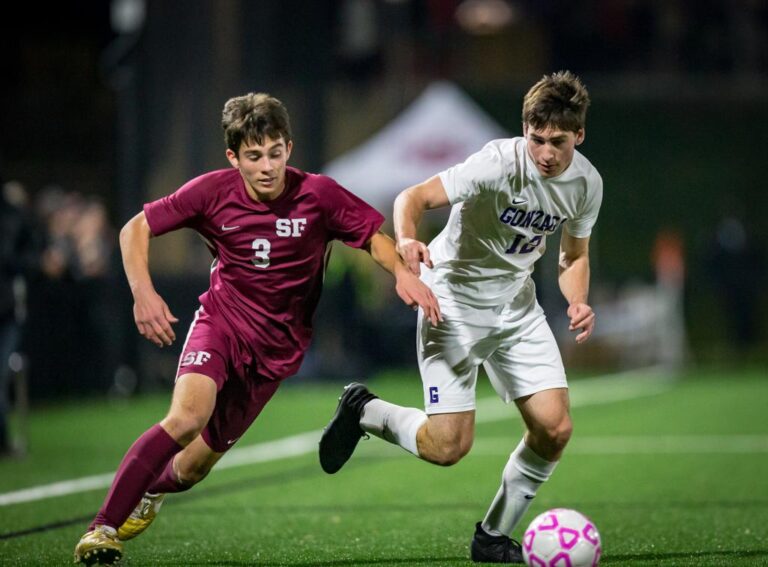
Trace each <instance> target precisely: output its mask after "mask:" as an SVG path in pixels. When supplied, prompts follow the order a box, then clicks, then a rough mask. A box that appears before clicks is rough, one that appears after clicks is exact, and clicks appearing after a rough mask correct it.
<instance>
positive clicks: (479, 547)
mask: <svg viewBox="0 0 768 567" xmlns="http://www.w3.org/2000/svg"><path fill="white" fill-rule="evenodd" d="M471 550H472V561H474V562H476V563H523V548H522V547H521V546H520V544H519V543H518V542H517V541H515V540H514V539H512V538H509V537H507V536H505V535H500V536H494V535H491V534H489V533H487V532H486V531H485V530H484V529H483V527H482V526H481V525H480V522H477V524H476V525H475V537H473V538H472V548H471Z"/></svg>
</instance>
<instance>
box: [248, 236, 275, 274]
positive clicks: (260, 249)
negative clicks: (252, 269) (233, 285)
mask: <svg viewBox="0 0 768 567" xmlns="http://www.w3.org/2000/svg"><path fill="white" fill-rule="evenodd" d="M251 248H253V250H254V252H253V258H251V262H253V265H254V266H256V267H257V268H268V267H269V253H270V251H271V250H272V244H270V242H269V240H267V239H266V238H257V239H256V240H254V241H253V243H252V244H251Z"/></svg>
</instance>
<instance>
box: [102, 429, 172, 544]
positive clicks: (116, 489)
mask: <svg viewBox="0 0 768 567" xmlns="http://www.w3.org/2000/svg"><path fill="white" fill-rule="evenodd" d="M182 449H183V447H182V446H181V445H179V444H178V443H177V442H176V440H175V439H174V438H173V437H171V436H170V435H168V433H167V432H166V431H165V429H163V428H162V427H160V425H159V424H158V425H155V426H153V427H151V428H150V429H148V430H147V431H146V432H145V433H144V434H143V435H142V436H141V437H139V438H138V439H137V440H136V442H135V443H134V444H133V445H131V448H130V449H128V452H127V453H126V454H125V457H123V461H122V462H121V463H120V467H119V468H118V469H117V474H115V480H113V481H112V487H111V488H110V489H109V493H108V494H107V497H106V498H105V499H104V504H102V505H101V509H100V510H99V513H98V514H96V517H95V518H94V519H93V522H92V523H91V526H90V528H89V529H93V527H94V526H97V525H102V524H103V525H107V526H111V527H113V528H118V527H120V526H121V525H123V522H125V520H126V519H127V518H128V516H130V515H131V512H133V509H134V508H135V507H136V505H137V504H138V503H139V501H140V500H141V497H142V496H144V493H145V492H146V491H147V487H149V485H150V484H152V481H153V480H155V478H157V476H158V475H159V474H160V473H161V472H163V469H164V468H165V466H166V464H167V463H168V461H169V460H170V459H172V458H173V456H174V455H175V454H176V453H178V452H179V451H181V450H182Z"/></svg>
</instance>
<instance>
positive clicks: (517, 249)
mask: <svg viewBox="0 0 768 567" xmlns="http://www.w3.org/2000/svg"><path fill="white" fill-rule="evenodd" d="M541 238H542V235H541V234H537V235H536V236H534V237H533V238H531V239H530V240H529V241H528V242H525V243H524V244H523V241H524V240H525V236H524V235H522V234H518V235H517V236H516V237H515V240H514V241H512V246H510V247H509V248H507V249H506V250H505V251H504V252H505V253H506V254H529V253H531V252H533V251H534V250H536V247H537V246H538V245H539V244H540V243H541ZM521 244H522V246H521Z"/></svg>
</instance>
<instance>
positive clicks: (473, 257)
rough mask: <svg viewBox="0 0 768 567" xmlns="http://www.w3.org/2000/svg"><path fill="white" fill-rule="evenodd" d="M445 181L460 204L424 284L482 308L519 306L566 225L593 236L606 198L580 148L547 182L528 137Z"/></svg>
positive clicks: (450, 172)
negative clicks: (552, 239) (549, 244)
mask: <svg viewBox="0 0 768 567" xmlns="http://www.w3.org/2000/svg"><path fill="white" fill-rule="evenodd" d="M440 180H441V181H442V183H443V187H444V188H445V191H446V193H447V195H448V199H449V200H450V203H451V205H453V207H452V209H451V214H450V217H449V219H448V223H447V224H446V225H445V227H444V228H443V230H442V231H441V232H440V234H438V235H437V237H435V239H434V240H433V241H432V242H431V243H430V245H429V251H430V255H431V258H432V262H433V264H434V268H433V269H432V270H426V271H425V272H424V279H425V281H427V282H428V283H429V285H430V286H431V287H432V289H433V290H434V292H435V293H436V294H437V295H439V296H443V297H451V298H454V299H456V300H457V301H460V302H462V303H466V304H470V305H477V306H490V305H498V304H501V303H508V302H510V301H512V300H513V299H514V297H515V295H516V294H517V292H518V291H519V290H520V288H521V287H522V286H523V284H524V283H525V281H526V280H527V279H528V278H529V277H530V275H531V273H532V272H533V265H534V263H535V262H536V260H538V259H539V258H540V257H541V256H542V254H544V251H545V249H546V238H547V236H548V235H550V234H554V233H555V232H556V231H557V229H558V228H559V227H560V226H561V225H565V227H566V229H567V230H568V233H569V234H570V235H571V236H574V237H577V238H585V237H587V236H589V235H590V234H591V232H592V227H593V226H594V224H595V221H596V220H597V214H598V211H599V210H600V203H601V201H602V196H603V181H602V179H601V177H600V174H599V173H598V172H597V170H596V169H595V168H594V167H593V166H592V164H591V163H589V161H588V160H587V158H585V157H584V156H583V155H582V154H580V153H579V152H578V151H575V152H574V155H573V161H572V162H571V164H570V165H569V166H568V168H567V169H566V170H565V171H564V172H563V173H561V174H560V175H558V176H557V177H550V178H545V177H542V176H541V174H540V173H539V171H538V170H537V169H536V166H535V164H534V162H533V160H532V159H531V158H530V156H529V155H528V151H527V149H526V140H525V138H510V139H502V140H494V141H491V142H489V143H488V144H486V145H485V147H484V148H483V149H482V150H480V151H479V152H477V153H475V154H473V155H471V156H470V157H469V158H467V160H466V161H465V162H464V163H461V164H458V165H455V166H453V167H451V168H449V169H447V170H445V171H443V172H441V173H440Z"/></svg>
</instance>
